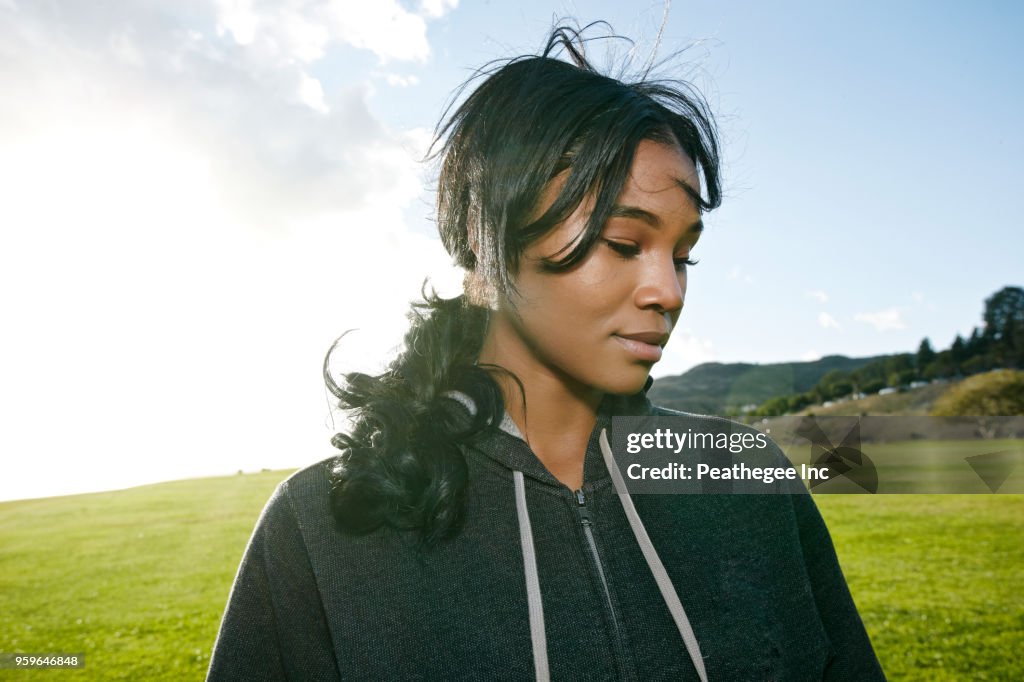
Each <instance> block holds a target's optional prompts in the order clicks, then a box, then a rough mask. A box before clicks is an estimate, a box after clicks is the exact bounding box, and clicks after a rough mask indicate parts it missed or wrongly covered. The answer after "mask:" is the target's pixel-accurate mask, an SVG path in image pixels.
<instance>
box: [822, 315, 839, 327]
mask: <svg viewBox="0 0 1024 682" xmlns="http://www.w3.org/2000/svg"><path fill="white" fill-rule="evenodd" d="M818 326H820V327H822V328H824V329H839V323H838V322H836V318H834V317H832V316H831V315H829V314H828V313H826V312H820V313H818Z"/></svg>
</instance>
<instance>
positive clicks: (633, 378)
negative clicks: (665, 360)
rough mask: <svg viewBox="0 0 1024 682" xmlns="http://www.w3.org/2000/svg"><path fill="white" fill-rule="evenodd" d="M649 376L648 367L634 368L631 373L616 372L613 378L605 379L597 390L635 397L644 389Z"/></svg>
mask: <svg viewBox="0 0 1024 682" xmlns="http://www.w3.org/2000/svg"><path fill="white" fill-rule="evenodd" d="M650 375H651V368H650V367H646V366H634V367H633V368H631V371H626V370H623V371H619V372H616V373H615V375H614V376H607V377H605V380H604V381H603V382H601V385H600V386H599V387H598V388H600V389H601V390H602V391H604V392H605V393H613V394H615V395H636V394H637V393H639V392H640V391H642V390H643V389H644V384H646V383H647V377H649V376H650Z"/></svg>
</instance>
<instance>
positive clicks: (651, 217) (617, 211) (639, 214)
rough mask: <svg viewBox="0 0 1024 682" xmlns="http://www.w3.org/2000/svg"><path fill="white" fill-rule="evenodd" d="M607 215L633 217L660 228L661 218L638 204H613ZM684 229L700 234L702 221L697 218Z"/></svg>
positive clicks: (656, 228) (702, 228)
mask: <svg viewBox="0 0 1024 682" xmlns="http://www.w3.org/2000/svg"><path fill="white" fill-rule="evenodd" d="M608 215H609V217H611V218H633V219H635V220H640V221H643V222H645V223H647V224H648V225H650V226H651V227H653V228H654V229H655V230H660V229H661V219H660V218H659V217H658V216H656V215H655V214H653V213H651V212H650V211H648V210H645V209H642V208H640V207H639V206H623V205H621V204H615V205H614V206H612V210H611V212H610V213H609V214H608ZM686 231H687V232H688V233H689V232H693V233H696V234H700V233H701V232H703V231H704V221H703V220H701V219H700V218H698V219H697V222H695V223H693V224H692V225H690V226H689V227H688V228H686Z"/></svg>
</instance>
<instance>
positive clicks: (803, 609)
mask: <svg viewBox="0 0 1024 682" xmlns="http://www.w3.org/2000/svg"><path fill="white" fill-rule="evenodd" d="M580 45H581V41H580V36H579V34H578V33H575V32H572V31H569V30H566V29H558V30H556V31H555V32H554V34H553V36H552V38H551V40H550V41H549V44H548V46H547V49H546V50H545V51H544V53H543V54H542V55H541V56H539V57H529V58H520V59H516V60H512V61H510V62H507V63H505V64H504V65H502V66H501V67H500V68H496V69H495V70H493V71H492V72H491V73H490V74H489V75H488V76H487V77H486V79H485V80H484V81H483V82H482V84H480V85H479V87H478V88H477V89H476V90H475V91H474V92H473V93H472V94H471V95H470V96H469V97H468V98H467V99H466V101H465V102H464V103H463V104H462V105H461V106H460V107H459V108H458V109H457V110H456V111H455V112H454V113H453V114H452V115H451V116H450V117H449V118H448V119H447V121H446V122H445V123H444V124H443V125H442V127H441V129H440V134H439V138H438V139H439V140H442V141H443V144H442V147H441V150H440V153H441V154H442V155H443V163H442V167H441V174H440V178H439V188H438V223H439V229H440V233H441V238H442V240H443V242H444V245H445V247H446V248H447V250H448V251H449V253H451V254H452V256H453V257H454V258H455V260H456V262H457V263H458V264H459V265H460V266H461V267H463V268H464V269H465V270H466V272H467V273H468V274H467V278H466V293H465V294H464V295H463V296H461V297H458V298H456V299H453V300H442V299H438V298H436V297H430V298H428V300H427V301H426V302H425V303H424V304H421V305H420V306H418V307H417V308H416V309H414V313H413V315H412V327H411V329H410V331H409V333H408V335H407V337H406V343H405V350H404V351H403V353H402V354H401V355H400V356H399V357H398V358H397V359H396V360H395V362H394V363H393V364H392V365H391V366H390V368H389V369H388V371H386V372H385V373H384V374H382V375H380V376H375V377H374V376H367V375H360V374H351V375H349V376H348V377H346V379H347V381H346V383H345V385H344V386H337V385H335V384H334V383H333V382H332V381H330V379H329V377H328V383H329V385H330V386H331V388H332V390H333V391H334V392H335V394H336V395H338V397H339V398H340V401H341V405H342V406H343V407H345V408H347V409H349V410H352V411H353V413H354V414H355V423H354V427H353V428H352V430H351V432H350V433H349V434H339V435H338V436H336V437H335V439H334V441H333V442H334V444H335V445H336V446H337V447H338V448H339V449H340V450H341V455H340V456H338V457H337V458H332V459H330V460H327V461H325V462H321V463H320V464H318V465H314V466H311V467H308V468H306V469H304V470H302V471H299V472H297V473H296V474H294V475H293V476H292V477H290V478H289V479H288V480H287V481H285V482H284V483H282V484H281V485H280V486H279V487H278V489H277V490H276V491H275V493H274V495H273V496H272V498H271V500H270V501H269V502H268V504H267V506H266V508H265V509H264V511H263V514H262V516H261V517H260V520H259V522H258V524H257V527H256V530H255V532H254V534H253V536H252V539H251V540H250V543H249V546H248V548H247V550H246V553H245V557H244V558H243V561H242V564H241V567H240V569H239V572H238V576H237V578H236V581H235V584H234V587H233V589H232V592H231V597H230V600H229V603H228V607H227V610H226V612H225V615H224V620H223V622H222V625H221V630H220V634H219V637H218V640H217V644H216V646H215V651H214V656H213V659H212V661H211V665H210V671H209V678H208V679H214V680H224V679H239V680H242V679H244V680H254V679H302V680H334V679H489V678H496V679H532V678H536V679H549V678H552V679H587V680H593V679H626V680H649V679H675V680H679V679H694V680H697V679H701V680H707V679H711V680H748V679H757V680H762V679H779V680H790V679H801V680H802V679H829V680H845V679H850V680H854V679H856V680H870V679H882V678H883V676H882V672H881V669H880V668H879V666H878V662H877V660H876V658H875V656H874V653H873V651H872V649H871V645H870V642H869V641H868V638H867V635H866V633H865V630H864V628H863V625H862V624H861V621H860V618H859V617H858V615H857V611H856V609H855V607H854V604H853V602H852V600H851V598H850V594H849V591H848V590H847V587H846V584H845V581H844V579H843V576H842V573H841V571H840V569H839V566H838V564H837V562H836V557H835V554H834V552H833V549H832V545H831V541H830V539H829V536H828V532H827V530H826V529H825V526H824V524H823V523H822V520H821V517H820V516H819V515H818V513H817V510H816V509H815V507H814V504H813V502H812V501H811V499H810V497H809V496H806V495H793V496H790V495H714V496H710V495H709V496H703V495H644V496H638V497H637V498H636V499H635V500H633V499H631V498H630V497H629V495H628V494H626V493H625V491H624V490H622V488H621V483H622V481H621V477H619V476H618V475H617V471H616V466H615V464H614V459H613V458H614V454H613V453H612V452H611V449H610V447H609V446H608V440H607V429H608V428H609V427H610V422H611V417H612V415H616V416H618V415H634V416H645V415H670V414H676V413H671V412H669V411H667V410H661V409H659V408H655V407H652V406H651V404H650V403H649V401H648V400H647V399H646V397H645V390H646V388H647V387H648V386H649V384H650V379H649V377H648V375H649V373H650V370H651V367H652V366H653V364H654V363H655V362H657V361H658V359H659V358H660V357H661V352H662V347H663V346H664V345H665V343H666V342H667V341H668V338H669V335H670V334H671V332H672V329H673V328H674V326H675V324H676V322H677V320H678V318H679V315H680V312H681V310H682V307H683V301H684V296H685V293H686V282H687V274H688V273H687V268H688V267H689V266H690V265H692V264H693V262H692V260H691V253H692V251H693V250H694V247H695V246H696V244H697V241H698V239H699V238H700V236H701V230H702V223H701V214H702V213H703V212H704V211H707V210H710V209H712V208H714V207H716V206H717V205H718V204H719V201H720V196H721V194H720V185H719V169H718V149H717V142H716V136H715V132H714V127H713V123H712V119H711V117H710V115H709V114H708V112H707V110H706V107H705V106H704V104H703V103H702V101H701V100H700V99H699V97H698V96H697V95H696V94H695V93H693V92H692V91H691V90H689V89H688V88H687V87H685V86H682V85H680V84H657V83H651V82H639V83H632V84H628V83H623V82H620V81H617V80H615V79H612V78H608V77H605V76H603V75H600V74H598V73H597V72H596V71H595V70H594V69H593V68H592V67H591V66H590V65H589V64H588V63H587V62H586V60H585V59H584V57H583V55H582V51H581V49H580ZM559 50H561V51H562V52H561V53H562V54H566V55H568V57H569V58H570V59H571V60H572V63H569V62H567V61H562V60H560V59H558V58H556V55H557V54H560V52H559ZM325 367H326V363H325ZM325 376H326V370H325ZM677 418H678V419H680V420H683V421H684V422H685V423H686V424H690V425H704V426H707V425H709V424H710V425H717V426H721V425H722V423H724V420H720V419H717V418H713V417H697V416H693V415H677ZM684 428H685V426H684ZM737 428H744V427H737ZM773 447H774V446H773ZM773 452H774V453H775V455H776V456H777V457H778V458H780V460H781V459H782V455H781V453H779V452H778V449H777V448H775V449H774V451H773ZM787 464H788V463H787Z"/></svg>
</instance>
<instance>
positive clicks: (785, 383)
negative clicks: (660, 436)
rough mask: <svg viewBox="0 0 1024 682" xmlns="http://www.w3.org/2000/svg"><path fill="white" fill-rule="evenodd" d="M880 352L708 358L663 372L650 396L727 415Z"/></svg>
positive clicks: (801, 387)
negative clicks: (795, 358) (765, 360)
mask: <svg viewBox="0 0 1024 682" xmlns="http://www.w3.org/2000/svg"><path fill="white" fill-rule="evenodd" d="M879 357H885V356H878V357H869V358H848V357H846V356H844V355H828V356H826V357H823V358H821V359H820V360H814V361H812V362H780V363H774V364H767V365H753V364H749V363H743V362H737V363H729V364H723V363H720V362H706V363H704V364H702V365H697V366H696V367H694V368H693V369H691V370H689V371H688V372H686V373H684V374H680V375H678V376H671V377H661V378H660V379H658V380H656V381H655V382H654V385H653V386H651V389H650V391H648V393H647V395H648V396H649V397H650V399H651V401H652V402H654V403H655V404H656V405H661V406H662V407H668V408H671V409H674V410H682V411H684V412H696V413H699V414H725V413H726V411H727V410H729V409H730V408H736V409H738V408H740V407H742V406H744V405H750V404H754V405H760V404H761V403H763V402H764V401H766V400H768V399H769V398H774V397H775V396H778V395H788V394H791V393H803V392H804V391H808V390H810V389H811V388H813V387H814V385H815V384H817V383H818V381H819V380H820V379H821V378H822V377H823V376H825V375H826V374H827V373H829V372H830V371H832V370H834V369H836V370H841V371H844V372H850V371H853V370H855V369H857V368H859V367H863V366H864V365H866V364H868V363H869V362H873V361H875V360H878V359H879Z"/></svg>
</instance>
